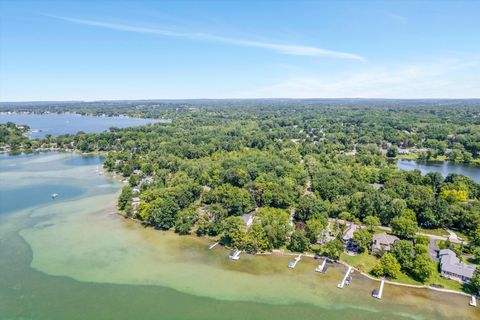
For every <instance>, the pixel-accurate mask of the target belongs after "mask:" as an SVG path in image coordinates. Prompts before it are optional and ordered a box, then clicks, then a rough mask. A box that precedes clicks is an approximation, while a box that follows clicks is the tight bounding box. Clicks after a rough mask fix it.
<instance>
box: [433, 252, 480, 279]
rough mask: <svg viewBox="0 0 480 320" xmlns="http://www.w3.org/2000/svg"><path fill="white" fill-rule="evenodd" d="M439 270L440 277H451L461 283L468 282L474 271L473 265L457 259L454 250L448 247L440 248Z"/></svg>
mask: <svg viewBox="0 0 480 320" xmlns="http://www.w3.org/2000/svg"><path fill="white" fill-rule="evenodd" d="M438 257H439V258H440V272H441V274H442V277H444V278H447V279H453V280H456V281H459V282H462V283H465V282H470V281H471V280H472V278H473V273H474V272H475V269H476V266H475V265H467V264H465V263H463V262H461V261H460V259H458V257H457V255H456V254H455V252H453V251H452V250H450V249H443V250H440V252H439V253H438Z"/></svg>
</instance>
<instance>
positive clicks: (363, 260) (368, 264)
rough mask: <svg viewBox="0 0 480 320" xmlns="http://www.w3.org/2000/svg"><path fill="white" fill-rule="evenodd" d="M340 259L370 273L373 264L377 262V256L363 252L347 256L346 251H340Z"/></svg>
mask: <svg viewBox="0 0 480 320" xmlns="http://www.w3.org/2000/svg"><path fill="white" fill-rule="evenodd" d="M340 260H342V261H345V262H346V263H348V264H349V265H351V266H354V267H355V268H357V269H359V270H360V271H363V272H365V273H370V271H371V270H372V268H373V266H374V265H375V264H376V263H377V258H375V257H374V256H372V255H369V254H368V253H365V252H364V253H361V254H359V255H356V256H349V255H348V254H346V253H342V254H341V255H340Z"/></svg>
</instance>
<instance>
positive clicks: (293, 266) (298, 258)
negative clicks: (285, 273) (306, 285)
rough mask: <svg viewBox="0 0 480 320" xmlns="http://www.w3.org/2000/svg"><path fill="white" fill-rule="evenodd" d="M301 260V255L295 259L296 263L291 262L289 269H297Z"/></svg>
mask: <svg viewBox="0 0 480 320" xmlns="http://www.w3.org/2000/svg"><path fill="white" fill-rule="evenodd" d="M301 259H302V255H301V254H299V255H298V256H297V257H296V258H295V260H294V261H291V262H289V263H288V267H289V268H291V269H293V268H295V266H296V265H297V263H298V261H300V260H301Z"/></svg>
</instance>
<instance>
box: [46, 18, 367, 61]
mask: <svg viewBox="0 0 480 320" xmlns="http://www.w3.org/2000/svg"><path fill="white" fill-rule="evenodd" d="M51 17H54V18H58V19H62V20H65V21H69V22H72V23H77V24H82V25H88V26H94V27H100V28H107V29H112V30H119V31H126V32H137V33H145V34H153V35H159V36H164V37H173V38H183V39H190V40H197V41H211V42H218V43H224V44H230V45H236V46H244V47H254V48H263V49H269V50H272V51H275V52H278V53H282V54H288V55H298V56H312V57H329V58H339V59H350V60H359V61H364V60H365V58H364V57H363V56H361V55H358V54H354V53H349V52H342V51H335V50H328V49H323V48H319V47H312V46H304V45H295V44H280V43H272V42H263V41H256V40H248V39H238V38H232V37H224V36H217V35H214V34H209V33H199V32H177V31H171V30H166V29H159V28H146V27H139V26H133V25H127V24H118V23H110V22H104V21H96V20H86V19H77V18H70V17H58V16H51Z"/></svg>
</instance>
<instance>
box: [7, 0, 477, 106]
mask: <svg viewBox="0 0 480 320" xmlns="http://www.w3.org/2000/svg"><path fill="white" fill-rule="evenodd" d="M0 5H1V8H0V24H1V25H0V40H1V45H0V100H1V101H33V100H99V99H183V98H268V97H289V98H339V97H361V98H480V19H479V16H480V1H431V2H427V1H351V2H349V1H305V2H301V1H281V0H278V1H240V0H237V1H220V0H216V1H200V0H197V1H182V0H181V1H141V0H140V1H101V0H100V1H89V0H87V1H68V0H63V1H30V2H28V1H22V0H0Z"/></svg>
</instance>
